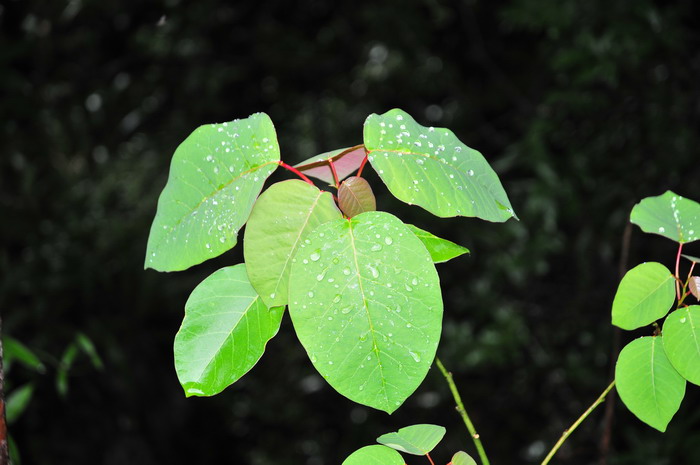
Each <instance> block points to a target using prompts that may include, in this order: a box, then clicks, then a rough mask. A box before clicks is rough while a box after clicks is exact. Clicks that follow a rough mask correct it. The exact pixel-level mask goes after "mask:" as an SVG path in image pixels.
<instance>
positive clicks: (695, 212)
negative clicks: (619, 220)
mask: <svg viewBox="0 0 700 465" xmlns="http://www.w3.org/2000/svg"><path fill="white" fill-rule="evenodd" d="M630 221H631V222H632V223H634V224H636V225H637V226H639V227H640V228H642V231H644V232H646V233H651V234H659V235H660V236H664V237H667V238H669V239H671V240H674V241H676V242H680V243H681V244H685V243H688V242H693V241H696V240H698V239H700V204H699V203H697V202H694V201H692V200H689V199H686V198H684V197H681V196H680V195H678V194H675V193H673V192H671V191H666V192H664V193H663V194H662V195H659V196H656V197H647V198H646V199H644V200H642V201H641V202H639V203H638V204H637V205H635V206H634V208H632V214H631V215H630Z"/></svg>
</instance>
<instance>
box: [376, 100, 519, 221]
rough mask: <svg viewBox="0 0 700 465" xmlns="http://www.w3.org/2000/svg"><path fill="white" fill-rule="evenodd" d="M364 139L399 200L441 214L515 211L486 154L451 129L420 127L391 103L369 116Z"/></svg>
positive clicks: (487, 216)
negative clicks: (465, 141) (484, 155)
mask: <svg viewBox="0 0 700 465" xmlns="http://www.w3.org/2000/svg"><path fill="white" fill-rule="evenodd" d="M364 140H365V147H366V148H367V150H368V152H369V155H368V159H369V162H370V163H371V164H372V167H373V168H374V169H375V170H376V171H377V173H378V174H379V177H381V178H382V181H384V184H386V186H387V187H388V188H389V190H390V191H391V193H392V194H393V195H394V196H395V197H396V198H398V199H399V200H401V201H403V202H406V203H408V204H409V205H412V204H416V205H419V206H421V207H423V208H425V209H426V210H428V211H429V212H430V213H432V214H434V215H437V216H440V217H450V216H475V217H478V218H482V219H484V220H488V221H495V222H503V221H506V220H508V219H509V218H511V217H515V213H514V212H513V208H512V207H511V205H510V201H509V200H508V196H507V195H506V192H505V191H504V190H503V186H501V182H500V181H499V179H498V176H497V175H496V173H495V172H494V171H493V169H492V168H491V166H489V164H488V162H487V161H486V159H485V158H484V157H483V156H482V155H481V153H479V152H477V151H476V150H474V149H471V148H469V147H467V146H466V145H464V144H463V143H462V142H460V140H459V139H457V137H456V136H455V135H454V133H452V131H450V130H448V129H444V128H432V127H430V128H426V127H423V126H421V125H419V124H418V123H416V121H415V120H414V119H413V118H411V116H410V115H409V114H408V113H406V112H404V111H402V110H399V109H394V110H390V111H388V112H386V113H384V114H383V115H376V114H372V115H370V116H369V117H368V118H367V120H366V121H365V128H364Z"/></svg>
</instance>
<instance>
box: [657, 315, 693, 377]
mask: <svg viewBox="0 0 700 465" xmlns="http://www.w3.org/2000/svg"><path fill="white" fill-rule="evenodd" d="M661 339H662V340H663V342H664V350H665V352H666V355H668V359H669V360H670V361H671V363H672V364H673V366H674V368H675V369H676V370H677V371H678V373H680V374H681V376H683V377H684V378H685V379H687V380H688V381H690V382H691V383H694V384H698V385H700V307H699V306H697V305H692V306H690V307H685V308H681V309H679V310H676V311H675V312H673V313H671V314H670V315H669V316H668V318H666V321H665V322H664V330H663V336H662V338H661Z"/></svg>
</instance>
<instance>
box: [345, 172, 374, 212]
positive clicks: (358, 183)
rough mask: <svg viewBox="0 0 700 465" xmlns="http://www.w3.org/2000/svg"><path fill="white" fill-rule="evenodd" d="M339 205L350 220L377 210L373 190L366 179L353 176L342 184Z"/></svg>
mask: <svg viewBox="0 0 700 465" xmlns="http://www.w3.org/2000/svg"><path fill="white" fill-rule="evenodd" d="M338 205H339V206H340V209H341V210H342V211H343V213H345V215H346V216H347V217H348V218H352V217H353V216H355V215H359V214H360V213H364V212H369V211H374V210H376V209H377V201H376V199H375V198H374V193H372V188H371V187H370V186H369V183H368V182H367V181H366V180H365V179H364V178H358V177H357V176H352V177H349V178H348V179H346V180H345V181H343V182H342V184H340V188H339V189H338Z"/></svg>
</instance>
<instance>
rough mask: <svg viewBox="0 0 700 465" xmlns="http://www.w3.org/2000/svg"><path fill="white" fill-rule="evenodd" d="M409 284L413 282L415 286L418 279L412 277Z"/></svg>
mask: <svg viewBox="0 0 700 465" xmlns="http://www.w3.org/2000/svg"><path fill="white" fill-rule="evenodd" d="M411 284H413V285H414V286H417V285H418V280H417V279H416V278H413V279H412V280H411Z"/></svg>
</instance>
